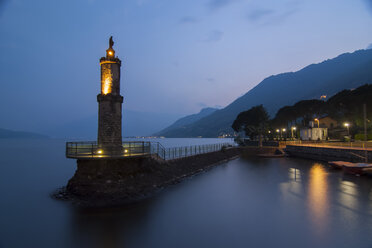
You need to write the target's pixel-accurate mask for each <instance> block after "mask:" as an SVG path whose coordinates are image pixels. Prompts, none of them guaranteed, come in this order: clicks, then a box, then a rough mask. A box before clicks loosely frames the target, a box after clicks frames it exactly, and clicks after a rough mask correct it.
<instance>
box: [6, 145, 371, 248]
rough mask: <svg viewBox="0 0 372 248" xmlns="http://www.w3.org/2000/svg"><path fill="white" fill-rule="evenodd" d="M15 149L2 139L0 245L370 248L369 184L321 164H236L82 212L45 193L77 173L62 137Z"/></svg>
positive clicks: (288, 161)
mask: <svg viewBox="0 0 372 248" xmlns="http://www.w3.org/2000/svg"><path fill="white" fill-rule="evenodd" d="M22 144H23V145H24V146H21V145H20V144H19V143H16V142H13V143H12V142H10V143H9V142H4V143H2V142H0V150H2V151H4V153H3V154H2V156H0V166H1V170H2V173H0V195H1V196H2V204H1V205H0V209H1V211H0V220H1V223H2V225H0V247H109V248H110V247H177V248H178V247H181V248H182V247H185V248H186V247H214V248H215V247H296V248H297V247H331V248H332V247H337V248H340V247H366V248H371V247H372V235H371V233H372V179H371V178H364V177H354V176H348V175H343V173H342V172H341V171H334V170H330V169H329V168H328V166H327V165H326V164H322V163H317V162H314V161H308V160H301V159H288V158H282V159H254V158H252V159H237V160H234V161H230V162H228V163H225V164H221V165H219V166H217V167H215V168H214V169H212V170H210V171H208V172H206V173H203V174H199V175H197V176H195V177H193V178H190V179H187V180H186V181H184V182H182V183H180V184H177V185H174V186H171V187H169V188H168V189H166V190H164V191H162V192H160V193H159V194H157V195H156V196H155V197H153V198H150V199H147V200H145V201H142V202H139V203H136V204H132V205H129V206H125V207H122V208H116V209H106V210H102V211H82V210H79V209H76V208H72V207H70V206H69V205H68V204H66V203H64V202H58V201H55V200H53V199H51V198H50V197H49V196H48V194H49V193H50V192H52V191H53V190H54V189H56V188H57V187H59V186H63V184H64V183H66V182H67V180H68V179H69V178H70V177H71V176H72V175H73V173H74V171H75V164H74V161H73V160H66V159H64V153H63V151H64V150H63V149H64V143H63V141H53V142H52V141H43V142H38V143H33V142H32V141H28V142H26V143H22ZM20 146H21V147H20ZM20 150H21V151H22V153H23V154H25V155H27V156H17V155H18V154H19V151H20Z"/></svg>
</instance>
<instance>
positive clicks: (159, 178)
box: [66, 148, 241, 206]
mask: <svg viewBox="0 0 372 248" xmlns="http://www.w3.org/2000/svg"><path fill="white" fill-rule="evenodd" d="M240 151H241V149H240V148H228V149H224V150H221V151H217V152H211V153H205V154H199V155H195V156H190V157H185V158H180V159H175V160H171V161H160V160H156V159H154V158H152V157H137V158H135V157H134V158H123V159H95V160H93V159H92V160H78V161H77V170H76V172H75V175H74V176H73V177H72V178H71V179H70V180H69V182H68V184H67V187H66V190H67V192H68V193H69V194H70V195H71V196H73V198H74V199H75V201H76V202H78V203H79V204H82V205H86V206H108V205H121V204H124V203H127V202H131V201H134V200H138V199H141V198H144V197H146V196H148V195H150V194H151V193H154V192H156V191H157V190H159V189H160V188H162V187H165V186H167V185H169V184H174V183H177V182H179V181H180V180H181V179H182V178H185V177H188V176H191V175H193V174H195V173H198V172H201V171H203V170H205V169H207V168H210V167H211V166H213V165H215V164H217V163H220V162H223V161H226V160H228V159H231V158H234V157H237V156H239V155H240Z"/></svg>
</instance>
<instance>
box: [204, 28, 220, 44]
mask: <svg viewBox="0 0 372 248" xmlns="http://www.w3.org/2000/svg"><path fill="white" fill-rule="evenodd" d="M222 37H223V32H222V31H219V30H213V31H211V32H210V33H209V34H208V37H207V38H206V39H204V40H203V41H204V42H217V41H220V40H221V39H222Z"/></svg>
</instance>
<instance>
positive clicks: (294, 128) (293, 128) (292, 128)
mask: <svg viewBox="0 0 372 248" xmlns="http://www.w3.org/2000/svg"><path fill="white" fill-rule="evenodd" d="M296 129H297V128H296V127H291V135H292V139H293V130H294V131H296Z"/></svg>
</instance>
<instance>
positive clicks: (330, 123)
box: [319, 116, 338, 128]
mask: <svg viewBox="0 0 372 248" xmlns="http://www.w3.org/2000/svg"><path fill="white" fill-rule="evenodd" d="M319 126H320V127H325V128H335V127H337V126H338V123H337V121H336V120H334V119H332V118H331V117H329V116H325V117H323V118H319Z"/></svg>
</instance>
